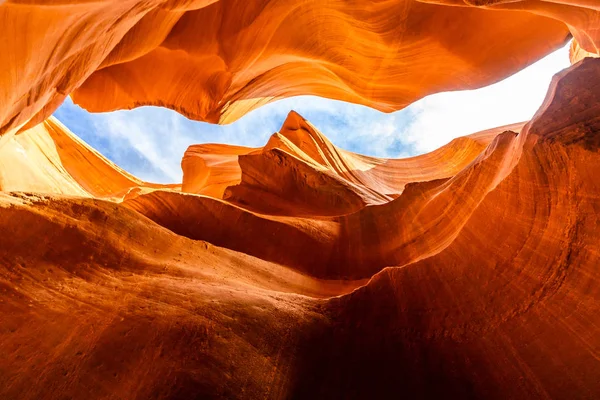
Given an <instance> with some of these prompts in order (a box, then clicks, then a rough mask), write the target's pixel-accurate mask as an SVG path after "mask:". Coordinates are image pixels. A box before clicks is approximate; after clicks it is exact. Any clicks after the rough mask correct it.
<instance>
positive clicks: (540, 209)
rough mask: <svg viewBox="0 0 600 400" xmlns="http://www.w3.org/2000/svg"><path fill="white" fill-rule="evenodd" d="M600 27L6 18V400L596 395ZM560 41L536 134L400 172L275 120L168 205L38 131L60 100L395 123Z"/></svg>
mask: <svg viewBox="0 0 600 400" xmlns="http://www.w3.org/2000/svg"><path fill="white" fill-rule="evenodd" d="M599 20H600V7H599V6H598V4H597V2H596V1H593V0H578V1H572V0H555V1H533V0H515V1H512V0H511V1H503V0H498V1H496V0H490V1H486V0H481V1H463V0H460V1H459V0H422V1H417V0H385V1H384V0H382V1H365V0H356V1H350V0H348V1H332V0H326V1H316V0H304V1H290V0H257V1H250V2H249V1H242V0H144V1H141V0H120V1H115V0H107V1H81V0H44V1H42V0H8V1H4V2H1V3H0V43H1V44H2V50H3V51H2V55H1V56H0V57H1V59H2V68H0V105H2V107H0V134H1V135H2V136H1V137H0V229H1V231H2V232H3V235H2V238H1V239H2V240H0V354H1V355H2V356H1V357H0V398H1V399H64V398H73V399H81V398H84V399H88V398H89V399H95V398H103V399H104V398H110V399H123V398H127V399H149V398H153V399H190V398H241V399H255V398H256V399H258V398H262V399H264V398H274V399H279V398H307V399H313V398H378V399H379V398H381V399H384V398H399V397H407V398H411V399H413V398H415V399H419V398H481V399H484V398H485V399H490V398H491V399H494V398H497V399H507V398H511V399H512V398H514V399H535V398H539V399H547V398H554V399H565V398H582V399H583V398H589V399H593V398H600V387H599V386H598V382H599V381H600V339H599V338H600V321H599V320H598V316H599V315H600V286H599V285H598V282H600V269H599V266H600V247H599V245H598V243H600V219H599V217H598V216H599V215H600V183H598V179H597V177H598V175H599V174H600V151H599V149H600V107H599V105H600V59H598V58H593V57H591V56H595V55H597V54H598V53H599V51H598V49H599V48H600V33H599V29H598V27H599V23H598V21H599ZM569 32H570V33H571V34H572V35H573V37H574V38H575V39H576V40H575V41H574V42H573V44H572V49H571V60H572V62H573V63H574V65H573V66H572V67H571V68H569V69H568V70H565V71H563V72H561V73H560V74H558V75H557V76H556V77H555V79H554V80H553V82H552V85H551V87H550V89H549V91H548V95H547V98H546V100H545V102H544V104H543V105H542V107H541V108H540V110H539V111H538V113H537V114H536V115H535V117H534V118H533V119H532V120H531V121H529V122H528V123H526V124H515V125H511V126H506V127H500V128H497V129H493V130H489V131H485V132H480V133H477V134H474V135H470V136H466V137H463V138H458V139H455V140H454V141H452V142H450V143H449V144H447V145H445V146H443V147H442V148H440V149H438V150H436V151H434V152H432V153H429V154H425V155H421V156H418V157H413V158H409V159H402V160H388V159H378V158H373V157H365V156H362V155H359V154H355V153H351V152H348V151H344V150H342V149H339V148H337V147H336V146H334V145H333V144H332V143H331V142H329V141H328V140H327V138H326V137H325V136H324V135H323V134H322V133H320V132H318V130H316V129H315V128H314V127H313V126H312V125H311V124H310V123H309V122H308V121H306V120H304V119H303V118H302V117H301V116H299V115H298V114H296V113H290V115H289V116H288V118H287V120H286V121H285V123H284V124H283V126H282V128H281V130H280V131H279V132H277V133H275V134H274V135H273V136H272V137H271V138H270V140H269V142H268V143H267V144H266V145H265V146H264V147H263V148H258V149H250V148H241V147H235V146H225V145H206V144H204V145H197V146H192V147H190V148H189V149H188V151H187V152H186V154H185V156H184V158H183V160H182V169H183V171H184V178H183V183H182V185H179V184H175V185H158V184H152V183H148V182H143V181H141V180H139V179H137V178H136V177H134V176H131V175H130V174H128V173H126V172H125V171H123V170H121V169H120V168H118V167H117V166H115V165H114V164H112V163H111V162H110V161H108V160H107V159H105V158H104V157H102V156H101V155H100V154H99V153H97V152H96V151H95V150H93V149H91V148H90V147H89V146H87V145H86V144H85V143H84V142H82V141H81V140H79V139H78V138H77V137H76V136H75V135H73V134H72V133H70V132H69V131H68V130H67V129H66V128H65V127H64V126H62V124H60V122H58V121H57V120H55V119H54V118H51V117H50V118H49V116H50V114H51V113H52V112H53V111H54V109H56V107H57V106H58V105H59V104H60V103H61V102H62V101H63V100H64V98H65V97H66V96H67V95H72V96H73V99H74V101H75V102H77V103H78V104H81V105H82V106H84V107H86V108H88V109H89V110H92V111H106V110H114V109H120V108H133V107H137V106H139V105H146V104H153V105H162V106H166V107H170V108H172V109H175V110H177V111H179V112H181V113H183V114H185V115H187V116H189V117H192V118H195V119H199V120H206V121H211V122H230V121H233V120H235V119H237V118H238V117H240V116H241V115H243V114H244V113H246V112H248V111H249V110H252V109H253V108H256V107H258V106H260V105H262V104H265V103H268V102H270V101H273V100H275V99H279V98H284V97H289V96H294V95H298V94H315V95H320V96H324V97H330V98H337V99H341V100H346V101H351V102H355V103H360V104H366V105H369V106H371V107H374V108H377V109H379V110H382V111H392V110H397V109H400V108H402V107H404V106H405V105H407V104H410V103H411V102H413V101H414V100H416V99H419V98H421V97H423V96H425V95H427V94H430V93H435V92H439V91H443V90H454V89H467V88H475V87H480V86H483V85H486V84H489V83H492V82H495V81H498V80H500V79H502V78H503V77H506V76H507V75H510V74H511V73H513V72H516V71H517V70H519V69H521V68H523V67H524V66H526V65H528V64H530V63H531V62H533V61H535V60H537V59H539V58H540V57H542V56H543V55H545V54H547V53H549V52H550V51H551V50H553V49H555V48H557V47H558V46H560V45H562V44H563V43H565V40H566V39H567V38H568V36H569ZM515 95H516V96H517V95H518V93H515ZM17 133H18V134H17ZM424 134H425V133H424Z"/></svg>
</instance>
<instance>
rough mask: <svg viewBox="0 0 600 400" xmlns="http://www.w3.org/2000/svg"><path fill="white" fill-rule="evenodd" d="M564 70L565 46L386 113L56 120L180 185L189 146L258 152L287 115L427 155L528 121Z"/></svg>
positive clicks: (327, 104) (315, 103)
mask: <svg viewBox="0 0 600 400" xmlns="http://www.w3.org/2000/svg"><path fill="white" fill-rule="evenodd" d="M568 65H569V58H568V47H565V48H563V49H561V50H559V51H557V52H555V53H553V54H551V55H549V56H547V57H546V58H544V59H543V60H540V61H538V62H537V63H536V64H534V65H532V66H530V67H528V68H526V69H524V70H523V71H521V72H519V73H517V74H515V75H513V76H512V77H510V78H507V79H505V80H504V81H502V82H499V83H497V84H495V85H491V86H488V87H486V88H483V89H478V90H472V91H462V92H449V93H439V94H435V95H432V96H429V97H426V98H425V99H422V100H420V101H418V102H416V103H415V104H413V105H411V106H410V107H407V108H406V109H404V110H401V111H398V112H395V113H391V114H384V113H381V112H379V111H376V110H373V109H370V108H368V107H364V106H359V105H355V104H349V103H344V102H340V101H334V100H328V99H322V98H317V97H312V96H300V97H295V98H290V99H284V100H280V101H278V102H275V103H272V104H268V105H266V106H264V107H262V108H260V109H258V110H254V111H252V112H251V113H249V114H248V115H246V116H244V117H243V118H241V119H240V120H238V121H237V122H235V123H233V124H230V125H225V126H218V125H211V124H207V123H202V122H195V121H190V120H188V119H186V118H184V117H183V116H181V115H179V114H177V113H176V112H175V111H171V110H167V109H164V108H157V107H142V108H138V109H135V110H131V111H117V112H112V113H102V114H89V113H87V112H85V111H83V110H82V109H80V108H79V107H77V106H74V105H73V103H72V102H71V101H70V100H69V101H67V102H65V104H64V105H63V106H61V108H60V109H59V110H58V111H57V113H56V115H57V116H58V118H59V119H61V121H62V122H63V123H65V124H66V125H67V126H69V127H71V129H73V130H74V132H75V133H77V134H79V135H80V136H83V138H84V140H86V141H88V142H89V143H90V144H91V145H92V146H94V147H96V148H98V149H99V150H100V151H102V152H103V153H104V154H105V155H106V156H107V157H109V158H111V159H112V160H113V161H115V162H116V163H117V164H119V165H120V166H121V167H123V168H125V169H126V170H128V171H130V172H131V173H133V174H135V175H137V176H139V177H140V178H142V179H145V180H150V181H157V182H177V181H178V182H180V181H181V168H180V163H181V157H182V156H183V153H184V151H185V149H186V148H187V147H188V146H189V145H191V144H195V143H205V142H213V143H215V142H216V143H230V144H238V145H245V146H252V147H258V146H262V145H263V144H264V143H266V141H267V139H268V137H269V136H270V135H271V134H272V133H273V132H275V131H277V130H278V129H279V127H280V126H281V124H282V123H283V120H284V118H285V116H286V115H287V114H288V112H289V111H290V110H292V109H293V110H295V111H297V112H299V113H300V114H301V115H303V116H304V117H305V118H306V119H308V120H309V121H310V122H311V123H313V124H314V125H315V126H316V127H317V128H318V129H319V130H321V131H322V132H323V133H324V134H325V135H326V136H327V137H329V138H330V139H331V140H332V141H333V143H335V144H336V145H338V146H340V147H342V148H345V149H348V150H351V151H355V152H359V153H363V154H367V155H373V156H380V157H407V156H411V155H416V154H420V153H424V152H427V151H431V150H434V149H435V148H437V147H439V146H441V145H443V144H445V143H447V142H449V141H450V140H452V139H453V138H455V137H458V136H463V135H467V134H470V133H474V132H477V131H481V130H484V129H488V128H493V127H496V126H501V125H506V124H509V123H513V122H520V121H524V120H528V119H530V118H531V117H532V116H533V114H534V113H535V111H536V110H537V108H538V107H539V106H540V105H541V103H542V101H543V98H544V96H545V94H546V90H547V88H548V84H549V83H550V79H551V78H552V75H553V74H554V73H556V72H558V71H559V70H561V69H563V68H565V67H567V66H568Z"/></svg>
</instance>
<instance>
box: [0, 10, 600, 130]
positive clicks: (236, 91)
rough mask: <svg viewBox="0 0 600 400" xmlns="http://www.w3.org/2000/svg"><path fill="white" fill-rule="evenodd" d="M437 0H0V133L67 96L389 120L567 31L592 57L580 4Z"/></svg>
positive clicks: (589, 22) (108, 106)
mask: <svg viewBox="0 0 600 400" xmlns="http://www.w3.org/2000/svg"><path fill="white" fill-rule="evenodd" d="M437 3H440V2H437ZM443 3H444V5H440V4H428V3H427V2H423V1H415V0H394V1H375V2H372V1H364V0H361V1H357V2H353V3H352V5H348V4H346V3H345V2H339V1H329V0H328V1H322V0H318V1H317V0H310V1H309V0H304V1H301V2H298V1H289V0H286V1H275V0H260V1H245V0H244V1H242V0H231V1H225V0H220V1H215V0H204V1H202V0H199V1H198V0H197V1H190V0H180V1H178V0H169V1H165V0H150V1H140V0H125V1H123V0H119V1H116V0H109V1H101V2H89V1H77V0H60V1H59V0H43V1H42V0H32V1H26V2H25V1H19V0H8V1H5V2H3V3H2V4H0V43H2V44H3V58H2V61H3V68H2V69H1V70H0V104H3V105H4V106H3V107H2V109H1V110H0V133H3V134H7V133H8V134H12V133H14V132H16V131H17V130H18V129H20V128H21V127H22V126H23V125H25V124H26V127H33V126H35V125H36V124H38V123H39V122H41V121H43V120H44V119H45V118H47V117H48V116H49V115H50V114H51V113H52V112H53V111H54V109H56V107H58V106H59V105H60V104H61V103H62V101H63V100H64V98H65V96H67V95H69V94H71V93H72V95H73V99H74V101H75V102H76V103H78V104H80V105H82V106H83V107H84V108H86V109H88V110H90V111H107V110H116V109H122V108H133V107H137V106H140V105H160V106H165V107H169V108H172V109H175V110H177V111H179V112H181V113H183V114H185V115H186V116H188V117H190V118H193V119H198V120H205V121H211V122H221V123H226V122H231V121H234V120H236V119H237V118H239V117H240V116H241V115H243V114H245V113H246V112H248V111H249V110H251V109H253V108H256V107H258V106H260V105H262V104H265V103H267V102H270V101H273V100H275V99H279V98H283V97H289V96H294V95H299V94H315V95H319V96H324V97H330V98H336V99H342V100H346V101H351V102H355V103H360V104H366V105H369V106H371V107H374V108H377V109H379V110H382V111H393V110H398V109H400V108H403V107H405V106H406V105H408V104H410V103H412V102H413V101H415V100H417V99H419V98H421V97H423V96H425V95H427V94H430V93H435V92H439V91H445V90H456V89H470V88H476V87H481V86H484V85H487V84H490V83H493V82H496V81H498V80H500V79H502V78H504V77H506V76H508V75H510V74H512V73H514V72H516V71H518V70H519V69H521V68H523V67H524V66H526V65H528V64H530V63H532V62H533V61H535V60H537V59H539V58H541V57H542V56H544V55H545V54H548V53H549V52H550V51H552V50H554V49H556V48H558V47H559V46H561V45H562V44H564V43H565V40H567V38H568V32H569V29H570V30H571V32H572V33H573V35H574V36H575V37H576V39H577V40H578V43H579V44H580V45H581V46H582V48H583V49H584V50H585V51H588V52H592V53H597V52H598V47H599V45H598V43H599V38H598V29H597V21H598V15H599V11H598V7H597V5H595V3H594V2H591V1H590V2H587V3H585V2H578V3H575V2H570V1H567V0H565V1H562V2H546V1H514V2H508V3H507V2H473V3H470V4H467V3H463V2H462V1H459V0H456V1H454V0H448V1H447V2H443ZM454 3H456V4H454ZM454 5H462V6H465V7H455V6H454ZM307 32H310V34H307Z"/></svg>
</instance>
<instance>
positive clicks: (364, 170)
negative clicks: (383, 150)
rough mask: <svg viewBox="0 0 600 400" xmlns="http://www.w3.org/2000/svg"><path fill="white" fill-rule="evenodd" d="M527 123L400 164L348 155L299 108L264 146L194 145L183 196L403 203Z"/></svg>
mask: <svg viewBox="0 0 600 400" xmlns="http://www.w3.org/2000/svg"><path fill="white" fill-rule="evenodd" d="M522 126H523V123H520V124H513V125H509V126H506V127H501V128H496V129H491V130H488V131H485V132H480V133H477V134H473V135H471V136H466V137H461V138H458V139H455V140H453V141H452V142H450V143H449V144H447V145H445V146H442V147H441V148H439V149H438V150H435V151H433V152H431V153H428V154H425V155H421V156H417V157H412V158H405V159H398V160H396V159H381V158H376V157H367V156H363V155H360V154H356V153H352V152H349V151H345V150H342V149H340V148H338V147H336V146H335V145H333V144H332V143H331V142H330V141H329V140H328V139H327V138H326V137H325V136H324V135H323V134H322V133H321V132H319V131H318V130H317V129H316V128H315V127H314V126H313V125H312V124H310V122H308V121H306V120H305V119H304V118H302V117H301V116H300V115H299V114H297V113H296V112H294V111H292V112H290V114H289V115H288V117H287V118H286V120H285V122H284V123H283V125H282V127H281V129H280V131H279V132H277V133H275V134H273V135H272V136H271V138H270V139H269V141H268V142H267V144H266V145H265V146H264V147H262V148H259V149H251V148H243V147H237V146H226V145H217V144H208V145H193V146H190V148H189V149H188V150H187V151H186V154H185V156H184V158H183V162H182V168H183V171H184V174H183V191H184V192H188V193H196V194H206V195H210V196H211V197H216V198H225V199H226V200H227V201H229V202H231V203H234V204H237V205H240V206H242V207H244V208H248V209H251V210H253V211H256V212H259V213H267V214H280V215H288V216H289V215H296V216H311V217H314V216H317V215H322V216H335V215H342V214H348V213H351V212H353V211H357V210H359V209H361V208H363V207H365V206H366V205H375V204H384V203H387V202H389V201H391V200H393V199H394V198H397V197H398V196H399V195H400V194H401V193H402V191H403V190H404V186H405V185H406V184H407V183H410V182H414V181H429V180H435V179H443V178H448V177H452V176H454V175H455V174H456V173H458V172H459V171H461V170H462V169H464V168H465V167H466V166H467V165H468V164H469V163H470V162H472V161H473V160H474V159H475V158H476V157H477V155H479V153H480V152H481V151H482V150H483V149H484V148H485V146H487V145H488V144H489V142H491V141H492V140H493V138H494V137H495V136H496V135H497V134H498V133H501V132H503V131H504V130H510V129H512V130H514V131H516V132H519V131H520V129H521V128H522ZM238 159H239V162H238ZM227 186H229V187H227ZM292 194H293V195H292Z"/></svg>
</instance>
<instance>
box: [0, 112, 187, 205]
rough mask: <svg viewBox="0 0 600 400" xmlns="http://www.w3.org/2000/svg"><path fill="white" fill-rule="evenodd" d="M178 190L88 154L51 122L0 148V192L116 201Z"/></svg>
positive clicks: (89, 150) (87, 148)
mask: <svg viewBox="0 0 600 400" xmlns="http://www.w3.org/2000/svg"><path fill="white" fill-rule="evenodd" d="M178 187H180V185H177V184H174V185H161V184H153V183H148V182H144V181H141V180H140V179H138V178H136V177H134V176H133V175H131V174H129V173H127V172H126V171H124V170H123V169H121V168H119V167H118V166H117V165H115V164H114V163H112V162H111V161H109V160H108V159H106V158H105V157H104V156H102V155H101V154H100V153H98V152H97V151H96V150H94V149H92V148H91V147H90V146H89V145H87V143H85V142H84V141H82V140H81V139H79V138H78V137H77V136H76V135H74V134H73V133H72V132H71V131H69V129H68V128H67V127H65V126H64V125H63V124H62V123H60V122H59V121H58V120H57V119H56V118H54V117H50V118H48V119H47V120H46V121H44V122H43V123H41V124H39V125H37V126H35V127H33V128H31V129H28V130H26V131H24V132H23V133H21V134H20V135H18V136H14V137H11V138H9V139H8V140H7V141H6V143H5V144H4V145H3V146H2V147H0V191H6V192H10V191H27V192H39V193H48V194H49V193H55V194H67V195H74V196H85V197H97V198H106V199H112V200H120V199H121V198H123V197H124V196H125V195H126V194H128V192H130V191H133V192H135V191H136V190H138V189H140V188H146V189H158V188H173V189H176V188H178ZM130 196H131V195H130Z"/></svg>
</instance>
